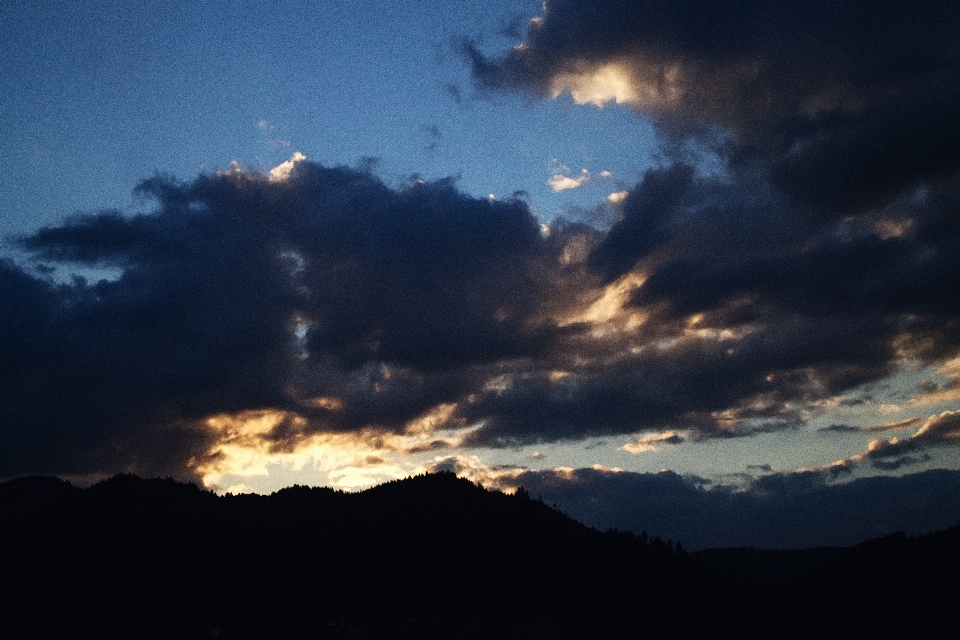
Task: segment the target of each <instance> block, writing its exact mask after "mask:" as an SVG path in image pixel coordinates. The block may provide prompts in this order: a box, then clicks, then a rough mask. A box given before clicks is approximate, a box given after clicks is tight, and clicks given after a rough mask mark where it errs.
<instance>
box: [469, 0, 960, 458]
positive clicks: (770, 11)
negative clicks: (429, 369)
mask: <svg viewBox="0 0 960 640" xmlns="http://www.w3.org/2000/svg"><path fill="white" fill-rule="evenodd" d="M958 34H960V8H958V6H957V5H956V3H948V2H934V3H925V4H924V5H923V6H915V5H911V4H908V3H880V4H877V3H873V2H871V3H867V2H840V3H836V2H819V1H815V2H785V3H765V2H741V3H734V4H730V3H717V2H706V1H690V2H675V1H670V2H667V1H661V0H604V1H601V2H583V1H580V0H554V1H549V2H547V4H546V5H545V10H544V15H543V16H542V18H539V19H535V20H534V21H532V22H531V23H530V25H529V26H528V28H527V31H526V34H525V36H524V38H523V42H522V43H521V44H520V45H519V46H517V47H514V48H513V49H511V50H510V51H509V52H508V53H506V54H504V55H503V56H501V57H499V58H497V57H485V56H484V55H482V54H481V53H480V52H479V51H478V50H477V49H476V48H475V47H472V46H470V45H469V44H468V45H467V46H466V52H467V54H468V55H469V57H470V60H471V63H472V65H473V72H474V76H475V78H476V80H477V81H478V83H479V84H480V85H481V87H485V88H487V89H493V90H519V91H527V92H532V93H534V94H537V95H542V96H555V95H558V94H561V93H566V92H569V93H571V94H572V95H573V96H574V98H575V99H577V100H578V101H580V102H595V103H601V102H606V101H610V100H612V99H614V98H616V99H617V100H618V101H620V102H623V103H625V104H626V105H627V106H629V107H630V108H631V109H633V110H635V111H636V112H637V113H638V114H641V115H646V116H650V117H652V118H653V120H654V122H655V124H656V125H657V127H658V130H659V131H660V133H661V138H662V140H663V141H664V143H665V144H664V147H663V149H664V151H665V153H666V156H665V157H667V158H673V157H678V156H677V154H676V153H674V152H673V151H671V150H676V149H677V148H683V145H684V141H688V142H689V141H694V144H695V145H699V147H700V148H702V149H707V150H709V153H712V154H714V162H715V163H718V165H719V166H720V167H721V169H722V170H721V171H720V172H715V173H714V174H711V173H710V172H709V171H705V170H703V169H701V168H698V167H697V166H696V164H695V163H694V164H691V163H689V162H681V161H674V162H672V164H669V163H668V164H666V165H665V166H663V167H660V168H655V169H651V170H648V171H647V172H646V173H645V174H644V176H643V177H642V179H641V180H640V181H639V182H638V184H637V185H636V186H635V187H634V188H633V189H631V190H630V191H629V193H628V195H627V197H626V199H625V200H624V201H623V202H622V209H621V213H622V216H621V218H620V220H619V221H617V222H616V223H615V224H613V225H612V227H611V228H610V230H609V232H608V233H607V234H606V235H605V236H604V237H603V238H601V239H599V241H598V242H596V243H595V244H593V245H592V246H591V250H590V252H589V255H588V258H587V260H586V264H587V266H588V267H589V268H590V269H592V270H593V271H594V272H595V273H597V274H598V275H599V276H600V277H602V278H603V280H604V282H607V283H615V282H616V281H617V280H618V279H619V278H621V277H623V276H625V275H627V274H630V273H634V274H639V275H640V276H641V277H642V279H643V284H642V285H637V286H634V287H633V291H632V294H631V296H630V300H629V302H630V304H632V305H633V307H634V308H635V309H636V310H637V312H640V313H643V314H645V316H646V317H647V321H646V322H645V323H643V324H642V325H641V326H640V327H639V328H638V329H636V331H635V333H634V335H633V336H632V337H633V338H634V342H632V343H631V342H630V341H629V340H627V339H622V340H613V342H614V343H615V344H616V345H618V346H619V347H620V349H621V356H620V357H618V358H609V357H608V358H607V360H606V361H605V362H604V366H605V369H604V370H600V369H597V370H592V369H590V368H589V367H587V368H582V369H581V371H580V373H581V374H582V375H581V376H580V377H579V378H577V377H571V378H569V379H562V380H561V381H560V383H559V384H548V383H547V381H546V379H545V378H544V377H536V376H531V377H526V378H523V379H520V380H518V381H517V382H516V383H515V384H514V385H512V386H510V387H508V388H506V389H494V390H490V391H489V392H487V393H486V394H485V395H482V396H479V397H478V398H477V399H476V401H475V402H474V404H473V405H471V406H470V407H468V415H470V416H471V418H475V417H476V418H478V417H480V416H481V415H484V414H487V412H488V407H489V415H491V416H493V417H491V418H489V419H488V420H487V421H486V422H485V426H484V429H481V430H480V431H478V432H476V433H475V434H473V436H472V439H473V441H475V442H478V443H481V442H483V443H496V442H510V441H515V442H526V441H536V440H537V439H538V438H540V437H541V436H540V434H541V433H544V432H545V427H533V426H530V425H533V424H536V423H538V421H541V420H542V421H543V422H544V423H547V422H551V423H553V424H554V425H556V426H555V430H554V432H553V433H562V434H567V435H568V436H570V437H575V436H573V434H575V433H578V432H581V433H582V429H580V428H579V427H575V426H574V424H575V423H577V424H582V423H584V422H586V421H587V420H589V422H590V424H591V425H592V426H591V431H590V432H591V433H596V434H603V433H615V432H619V431H621V430H622V431H626V430H627V429H628V426H627V425H628V424H629V425H637V424H640V425H642V426H644V427H648V428H660V429H673V428H678V427H683V426H687V427H690V428H692V429H694V436H695V437H696V436H698V435H699V436H704V435H729V434H731V433H732V434H743V433H750V432H753V431H755V430H770V429H775V428H782V427H784V426H789V425H795V424H798V423H799V422H800V418H799V417H798V416H797V415H788V414H787V413H786V412H785V410H784V407H786V406H787V405H788V404H789V402H791V401H794V402H796V401H800V402H804V401H811V400H816V399H818V398H823V397H826V396H829V395H832V394H838V393H841V392H843V391H849V390H851V389H853V388H854V387H855V386H857V385H859V384H862V383H866V382H870V381H874V380H878V379H880V378H883V377H884V376H886V375H888V374H891V373H893V372H895V371H896V370H897V369H898V368H899V367H900V366H901V364H902V358H903V357H904V356H907V357H910V358H914V359H916V361H918V362H920V363H927V362H936V361H938V360H940V359H944V358H949V357H954V356H955V355H956V354H957V353H958V351H960V321H958V318H960V297H958V296H957V295H956V294H955V292H956V291H958V290H960V197H958V196H960V119H958V118H957V117H956V115H955V114H956V113H957V112H958V111H960V109H958V107H960V89H958V87H960V35H958ZM611 78H613V80H615V81H616V82H611ZM617 82H619V83H622V84H625V85H626V87H627V88H626V89H625V88H624V86H622V84H620V85H618V84H617ZM698 330H703V331H708V332H709V331H713V332H715V333H717V332H719V335H724V334H723V333H722V332H726V334H725V335H726V337H723V338H721V339H713V340H711V339H708V338H703V337H701V338H699V339H693V338H690V337H689V336H690V332H692V331H693V332H695V331H698ZM678 336H684V338H682V339H679V340H678ZM608 340H611V339H608ZM657 341H659V344H660V345H667V347H668V348H664V349H662V350H661V351H659V352H658V351H657V350H655V349H643V350H641V351H640V352H639V353H636V350H635V348H636V347H637V345H647V346H650V345H652V344H657V343H658V342H657ZM678 345H679V346H680V348H677V346H678ZM592 346H596V345H595V344H594V345H592ZM630 347H634V351H633V352H632V353H634V354H635V355H634V356H627V355H623V354H625V353H626V350H627V349H628V348H630ZM613 349H614V348H613V347H611V350H613ZM607 355H608V356H609V354H607ZM599 361H600V360H599V359H598V360H596V361H595V362H599ZM561 368H562V367H561ZM611 406H617V407H621V408H622V410H620V411H618V410H616V409H611V408H610V407H611ZM535 407H536V408H538V409H539V411H538V410H535ZM748 407H749V408H750V409H749V410H748V409H747V408H748ZM731 415H732V416H733V417H734V418H735V420H734V421H733V422H732V423H731V421H730V417H731ZM747 417H751V418H753V422H752V423H751V422H744V421H743V419H744V418H747ZM731 424H734V427H733V428H732V429H731V428H730V425H731ZM522 425H528V426H527V429H528V431H527V432H524V431H523V427H522Z"/></svg>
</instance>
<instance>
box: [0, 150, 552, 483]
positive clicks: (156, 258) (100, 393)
mask: <svg viewBox="0 0 960 640" xmlns="http://www.w3.org/2000/svg"><path fill="white" fill-rule="evenodd" d="M278 169H280V170H282V171H274V172H272V173H271V174H270V175H262V174H259V173H256V172H244V171H242V170H240V169H239V168H236V169H235V170H232V171H230V172H227V173H222V174H213V175H202V176H200V177H198V178H197V179H196V180H194V181H193V182H189V183H183V182H178V181H176V180H173V179H169V178H165V177H155V178H152V179H149V180H146V181H144V182H143V183H142V184H141V185H140V187H139V188H138V190H139V192H140V193H142V194H144V195H145V196H147V197H149V198H152V199H153V200H154V202H156V210H154V211H153V212H150V213H143V214H137V215H124V214H121V213H118V212H104V213H98V214H79V215H76V216H74V217H72V218H70V219H68V220H67V221H66V222H64V224H62V225H60V226H57V227H49V228H44V229H41V230H39V231H37V232H36V233H34V234H33V235H31V236H29V237H26V238H23V239H22V240H21V241H20V243H21V246H23V247H24V248H25V249H27V250H29V251H32V252H33V253H34V254H35V255H36V256H37V257H38V258H39V259H42V260H45V261H53V262H61V263H73V264H81V265H96V266H106V267H116V268H118V269H120V270H121V275H120V277H119V278H117V279H116V280H110V281H107V280H104V281H100V282H98V283H87V282H85V281H75V282H74V283H73V284H70V285H59V284H56V283H54V282H53V281H51V280H48V279H43V278H37V277H34V276H31V275H28V274H27V273H26V272H24V271H21V270H20V269H19V268H18V267H17V266H16V265H14V264H13V263H11V262H4V263H3V264H2V265H0V283H2V284H0V287H2V289H3V293H4V299H5V300H8V301H10V302H11V304H10V305H9V306H8V308H9V311H6V312H5V313H4V314H3V316H2V318H0V322H2V324H3V331H2V332H0V336H2V341H0V350H2V351H3V355H4V361H5V362H16V363H17V367H16V369H14V370H12V371H11V372H10V374H9V375H5V376H4V377H3V380H2V381H0V396H2V400H3V403H4V404H5V406H6V407H7V409H6V410H5V413H4V419H3V420H4V421H3V425H4V426H3V431H2V432H0V437H2V440H3V446H2V447H0V449H2V453H0V475H2V476H9V475H14V474H21V473H38V472H46V473H58V472H62V473H68V472H69V473H79V472H83V471H86V470H89V469H93V468H101V467H102V468H105V469H114V470H136V471H139V472H141V473H171V472H172V473H174V474H175V475H183V474H184V473H188V472H187V471H186V470H187V469H188V464H190V461H191V460H195V459H198V457H203V455H205V454H206V452H208V451H211V450H215V449H216V446H217V443H218V442H220V440H219V439H220V438H221V437H222V434H221V433H220V432H219V431H217V430H216V429H211V428H210V426H209V423H208V421H209V419H210V418H211V416H216V415H221V414H225V415H239V414H242V413H243V412H249V411H268V412H280V413H282V414H283V415H287V416H289V419H286V420H285V421H283V423H282V425H283V428H276V429H271V430H270V431H268V432H265V433H262V434H259V435H258V436H257V437H258V438H259V439H261V440H264V441H267V442H268V444H269V445H270V446H271V447H273V448H284V447H286V448H288V449H291V450H292V449H293V448H295V447H296V444H297V442H299V441H300V440H303V439H306V438H309V437H310V436H311V435H312V434H315V433H340V432H358V431H360V430H364V429H373V430H383V431H387V432H395V433H403V432H404V430H405V429H406V428H407V425H408V423H409V422H411V421H413V420H415V419H417V418H420V417H422V416H424V415H426V414H429V412H430V411H431V410H434V409H435V408H437V407H439V406H442V405H443V404H444V403H445V402H449V401H455V400H458V399H460V398H461V397H462V396H463V394H465V393H468V392H469V391H470V390H471V389H473V388H474V387H475V386H477V385H482V384H483V378H484V375H485V374H484V373H483V370H484V367H485V366H487V365H488V363H496V362H498V361H499V360H500V359H511V358H523V357H532V356H536V354H537V352H538V351H540V350H542V349H544V348H545V347H546V346H547V345H548V344H550V343H551V342H552V341H553V340H555V339H556V337H557V335H558V334H559V333H561V331H560V330H559V329H558V328H557V327H555V326H553V325H552V324H551V322H550V321H549V317H548V315H545V314H544V311H543V307H549V305H548V304H544V298H543V297H541V296H544V297H548V296H550V295H551V294H550V293H549V292H550V290H551V287H552V282H551V281H550V280H549V279H545V278H543V277H541V275H540V274H539V273H538V272H539V271H541V270H542V267H539V266H537V265H538V264H539V263H540V262H541V261H544V260H547V259H548V258H549V248H548V247H547V246H546V243H545V241H544V239H543V238H542V236H541V233H540V228H539V223H538V222H537V220H536V219H535V218H534V217H533V215H532V214H531V213H530V211H529V210H528V208H527V206H526V205H525V204H523V203H522V202H520V201H518V200H513V199H511V200H509V201H496V202H491V201H488V200H485V199H482V200H477V199H473V198H469V197H467V196H465V195H463V194H461V193H459V192H457V191H456V189H455V188H454V187H453V185H452V184H451V183H449V182H446V181H441V182H437V183H424V184H415V185H413V186H411V187H409V188H405V189H401V190H391V189H389V188H387V187H385V186H384V185H383V184H381V183H380V182H379V181H378V180H376V179H375V178H373V177H372V176H371V175H369V174H368V173H364V172H360V171H355V170H350V169H345V168H325V167H321V166H319V165H316V164H312V163H310V162H308V161H306V160H304V159H302V157H297V156H295V157H294V158H293V159H292V160H291V161H289V162H288V163H284V165H281V167H280V168H278ZM281 173H282V175H281ZM279 178H282V179H279ZM538 292H541V293H538ZM318 398H320V399H325V400H324V401H319V400H317V399H318ZM300 419H302V420H303V423H302V425H301V424H300V423H299V422H298V420H300ZM436 439H437V438H434V439H433V440H436ZM221 444H222V443H221Z"/></svg>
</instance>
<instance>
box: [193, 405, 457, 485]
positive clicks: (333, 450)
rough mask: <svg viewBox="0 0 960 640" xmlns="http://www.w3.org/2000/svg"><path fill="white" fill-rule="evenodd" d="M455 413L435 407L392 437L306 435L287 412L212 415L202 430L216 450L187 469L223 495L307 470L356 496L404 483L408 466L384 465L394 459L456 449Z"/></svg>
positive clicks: (304, 425) (374, 433)
mask: <svg viewBox="0 0 960 640" xmlns="http://www.w3.org/2000/svg"><path fill="white" fill-rule="evenodd" d="M307 404H309V405H311V406H315V407H322V408H324V409H328V410H331V411H336V410H339V409H340V408H342V403H341V402H340V401H339V400H337V399H335V398H328V397H319V398H314V399H312V400H311V401H310V402H308V403H307ZM455 410H456V405H455V404H450V403H448V404H441V405H438V406H436V407H434V408H432V409H431V410H429V411H427V412H426V413H425V414H423V415H422V416H420V417H418V418H416V419H414V420H411V421H410V422H409V423H408V424H407V426H406V429H405V431H404V433H400V434H391V433H383V432H381V431H378V430H375V429H366V430H361V431H360V432H351V433H311V432H310V431H311V430H310V425H309V424H308V422H307V420H306V419H305V418H303V417H302V416H299V415H297V414H295V413H293V412H288V411H277V410H269V409H265V410H260V411H244V412H240V413H237V414H218V415H215V416H212V417H210V418H208V419H207V420H206V423H205V424H206V427H207V428H208V429H209V430H211V431H212V432H213V433H214V434H215V435H216V437H217V440H216V443H215V444H214V445H213V446H211V447H210V449H209V450H208V451H207V454H206V456H204V457H203V458H195V459H194V460H193V461H192V463H191V466H192V467H193V469H194V471H195V472H196V473H197V475H198V476H200V478H201V481H202V482H203V485H204V486H206V487H209V488H213V489H218V490H225V491H234V492H242V491H247V490H249V486H247V484H246V482H245V481H244V480H243V479H244V478H252V477H257V476H259V477H262V478H263V477H266V476H269V475H270V469H271V467H283V468H287V469H290V470H292V471H303V470H312V471H314V472H315V473H316V474H317V475H318V477H319V480H320V483H322V484H329V485H331V486H334V487H337V488H341V489H347V490H352V489H361V488H365V487H368V486H372V485H374V484H378V483H381V482H384V481H386V480H393V479H397V478H403V477H406V476H408V475H410V473H411V472H412V469H411V467H412V463H406V464H403V463H401V462H398V461H396V460H394V459H392V457H393V456H395V455H396V454H407V453H415V452H418V451H419V452H425V451H431V450H433V451H435V450H437V449H449V448H453V447H456V446H458V445H459V443H460V441H461V439H462V433H463V429H462V426H463V425H458V424H456V423H451V420H452V416H453V414H454V411H455Z"/></svg>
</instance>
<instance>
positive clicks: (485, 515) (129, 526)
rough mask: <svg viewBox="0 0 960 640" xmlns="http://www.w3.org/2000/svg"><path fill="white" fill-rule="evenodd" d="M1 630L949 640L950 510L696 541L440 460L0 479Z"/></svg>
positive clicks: (38, 634)
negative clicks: (158, 475) (687, 545)
mask: <svg viewBox="0 0 960 640" xmlns="http://www.w3.org/2000/svg"><path fill="white" fill-rule="evenodd" d="M0 590H2V591H0V598H2V601H0V614H2V616H0V636H2V637H4V638H111V639H112V638H157V639H160V638H219V639H227V638H238V639H240V638H243V639H260V638H291V639H298V638H332V637H352V638H411V639H414V638H437V639H439V638H558V639H565V638H614V639H618V638H657V639H659V638H720V637H739V638H860V637H890V638H893V637H898V638H899V637H951V638H953V637H955V634H956V629H955V627H956V623H955V622H954V618H955V614H954V613H953V607H954V606H955V603H956V598H957V596H958V595H960V526H958V527H953V528H951V529H949V530H947V531H943V532H939V533H935V534H930V535H926V536H919V537H913V538H908V537H906V536H904V535H902V534H898V535H893V536H888V537H886V538H882V539H879V540H873V541H869V542H865V543H863V544H861V545H858V546H856V547H852V548H847V549H811V550H802V551H764V550H756V549H722V550H708V551H704V552H699V553H696V554H688V553H686V552H685V551H684V550H683V548H682V546H681V544H680V543H674V542H672V541H669V540H666V541H665V540H662V539H660V538H657V537H654V538H648V537H647V536H646V535H641V536H636V535H633V534H631V533H625V532H618V531H606V532H600V531H596V530H593V529H591V528H589V527H586V526H584V525H582V524H579V523H577V522H575V521H574V520H572V519H570V518H568V517H566V516H565V515H563V514H562V513H560V512H558V511H556V510H554V509H551V508H550V507H548V506H546V505H545V504H543V503H542V501H540V500H538V499H536V498H533V497H531V496H530V495H529V494H528V493H527V492H525V491H520V492H518V493H517V495H504V494H502V493H499V492H495V491H487V490H485V489H483V488H481V487H479V486H476V485H473V484H471V483H470V482H469V481H467V480H464V479H458V478H456V477H455V476H454V475H453V474H449V473H439V474H432V475H424V476H417V477H414V478H408V479H406V480H401V481H396V482H390V483H387V484H384V485H380V486H378V487H375V488H372V489H369V490H367V491H364V492H362V493H356V494H347V493H342V492H337V491H333V490H331V489H325V488H307V487H291V488H288V489H284V490H282V491H279V492H277V493H275V494H273V495H271V496H258V495H238V496H222V497H218V496H216V495H214V494H212V493H210V492H206V491H202V490H200V489H198V488H197V487H195V486H194V485H190V484H182V483H178V482H175V481H173V480H170V479H167V480H160V479H155V480H143V479H140V478H137V477H134V476H129V475H120V476H116V477H114V478H111V479H109V480H106V481H104V482H101V483H99V484H96V485H94V486H92V487H90V488H88V489H78V488H76V487H73V486H71V485H70V484H68V483H66V482H64V481H61V480H58V479H55V478H41V477H33V478H23V479H19V480H14V481H10V482H7V483H4V484H0Z"/></svg>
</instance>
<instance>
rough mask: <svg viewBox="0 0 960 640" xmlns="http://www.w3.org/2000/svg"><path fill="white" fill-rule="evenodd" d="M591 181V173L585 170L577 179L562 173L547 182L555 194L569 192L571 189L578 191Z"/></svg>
mask: <svg viewBox="0 0 960 640" xmlns="http://www.w3.org/2000/svg"><path fill="white" fill-rule="evenodd" d="M589 181H590V172H589V171H587V170H586V169H583V170H581V171H580V175H579V176H577V177H575V178H572V177H570V176H566V175H563V174H561V173H555V174H554V175H553V176H552V177H551V178H550V179H549V180H547V185H548V186H549V187H550V189H551V190H552V191H553V192H554V193H557V192H560V191H567V190H569V189H577V188H578V187H582V186H583V185H585V184H586V183H587V182H589Z"/></svg>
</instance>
